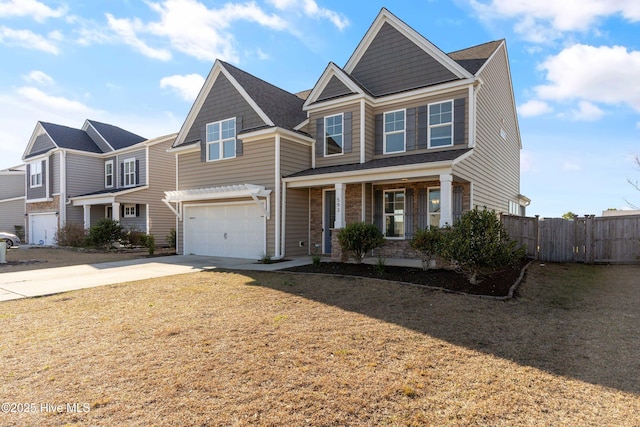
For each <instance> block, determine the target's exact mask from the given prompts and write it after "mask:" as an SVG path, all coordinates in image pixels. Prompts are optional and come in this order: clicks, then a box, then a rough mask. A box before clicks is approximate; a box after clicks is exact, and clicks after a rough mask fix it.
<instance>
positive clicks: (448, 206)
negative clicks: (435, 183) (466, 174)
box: [440, 173, 453, 227]
mask: <svg viewBox="0 0 640 427" xmlns="http://www.w3.org/2000/svg"><path fill="white" fill-rule="evenodd" d="M452 181H453V176H452V175H451V174H450V173H443V174H442V175H440V227H444V226H445V225H446V224H449V225H451V224H453V197H452V196H451V193H452V186H451V183H452Z"/></svg>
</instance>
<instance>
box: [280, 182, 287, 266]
mask: <svg viewBox="0 0 640 427" xmlns="http://www.w3.org/2000/svg"><path fill="white" fill-rule="evenodd" d="M286 228H287V183H286V182H284V181H283V182H282V235H281V238H280V240H281V241H282V250H281V256H282V257H283V258H284V256H285V252H286V248H287V245H286V244H285V242H286V240H285V235H286Z"/></svg>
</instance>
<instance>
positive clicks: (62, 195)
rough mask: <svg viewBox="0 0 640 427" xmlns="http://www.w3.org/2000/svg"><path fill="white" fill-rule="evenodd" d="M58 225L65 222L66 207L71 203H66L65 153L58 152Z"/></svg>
mask: <svg viewBox="0 0 640 427" xmlns="http://www.w3.org/2000/svg"><path fill="white" fill-rule="evenodd" d="M59 179H60V210H59V212H60V225H64V224H66V222H67V206H66V205H68V204H69V203H71V201H67V152H66V151H61V152H60V177H59Z"/></svg>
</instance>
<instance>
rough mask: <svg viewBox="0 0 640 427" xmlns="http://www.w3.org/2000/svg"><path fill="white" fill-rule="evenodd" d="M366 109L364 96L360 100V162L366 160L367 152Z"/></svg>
mask: <svg viewBox="0 0 640 427" xmlns="http://www.w3.org/2000/svg"><path fill="white" fill-rule="evenodd" d="M364 115H365V111H364V98H363V99H361V100H360V163H364V162H366V157H367V152H366V150H365V146H366V144H365V141H364V138H365V134H366V133H365V126H366V124H365V122H366V121H365V117H364Z"/></svg>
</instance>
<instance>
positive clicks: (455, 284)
mask: <svg viewBox="0 0 640 427" xmlns="http://www.w3.org/2000/svg"><path fill="white" fill-rule="evenodd" d="M527 262H528V261H526V260H525V261H522V262H521V263H520V264H517V265H515V266H513V267H507V268H504V269H502V270H500V271H497V272H495V273H493V274H491V275H489V276H485V277H484V278H483V280H482V282H480V283H479V284H476V285H472V284H471V283H469V280H468V279H467V278H466V277H465V276H464V275H463V274H460V273H456V272H455V271H453V270H445V269H433V270H427V271H424V270H422V269H421V268H413V267H398V266H392V265H387V266H385V267H384V271H383V272H379V271H378V269H377V268H376V266H375V265H370V264H353V263H343V262H323V263H321V264H320V265H312V264H310V265H303V266H299V267H291V268H287V269H286V270H284V271H292V272H299V273H316V274H317V273H322V274H337V275H342V276H357V277H370V278H375V279H383V280H392V281H396V282H405V283H411V284H415V285H423V286H430V287H434V288H441V289H444V290H447V291H452V292H462V293H466V294H471V295H485V296H491V297H507V296H509V290H510V289H511V287H512V286H513V285H514V284H515V283H516V281H517V280H518V278H519V277H520V274H521V272H522V269H523V268H524V267H525V266H526V264H527Z"/></svg>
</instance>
